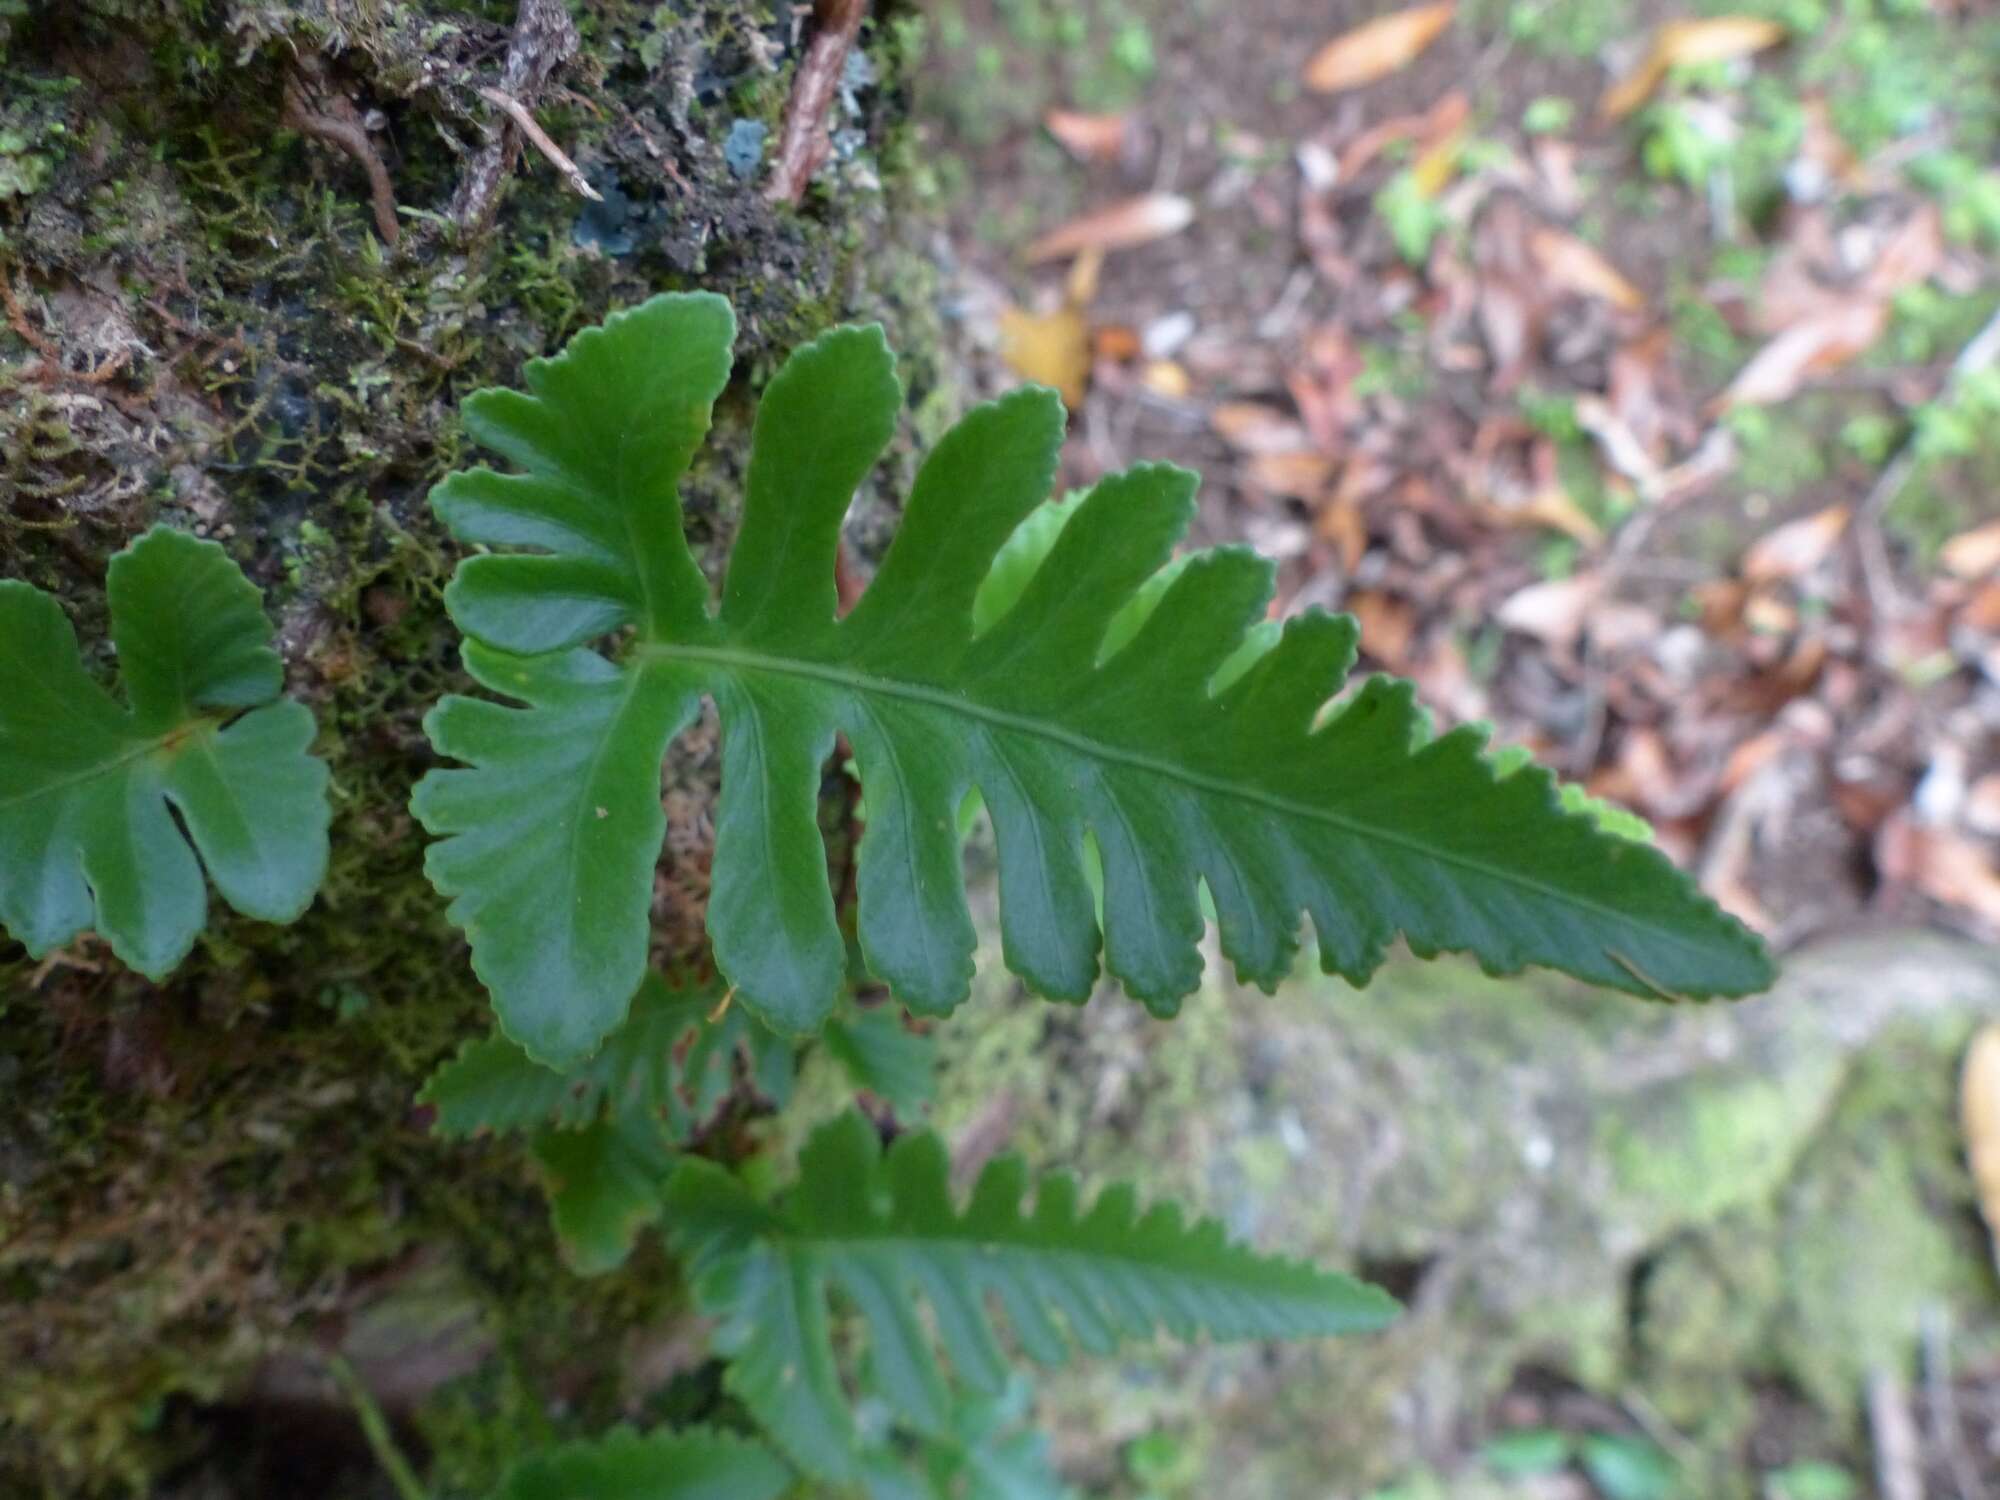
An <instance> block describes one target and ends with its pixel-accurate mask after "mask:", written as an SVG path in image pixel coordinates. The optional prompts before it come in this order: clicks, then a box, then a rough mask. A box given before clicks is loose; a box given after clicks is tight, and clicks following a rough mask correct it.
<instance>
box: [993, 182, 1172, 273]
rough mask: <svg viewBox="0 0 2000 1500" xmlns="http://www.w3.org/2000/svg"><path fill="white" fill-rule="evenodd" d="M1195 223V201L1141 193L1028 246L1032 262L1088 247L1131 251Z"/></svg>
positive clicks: (1168, 195)
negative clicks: (1137, 246) (1135, 246)
mask: <svg viewBox="0 0 2000 1500" xmlns="http://www.w3.org/2000/svg"><path fill="white" fill-rule="evenodd" d="M1193 222H1194V204H1193V202H1192V201H1190V200H1189V199H1186V198H1183V197H1181V195H1180V194H1178V193H1141V194H1139V196H1138V197H1136V198H1126V199H1124V200H1123V201H1122V202H1118V203H1114V204H1112V205H1111V206H1110V207H1109V208H1101V209H1099V210H1098V211H1097V212H1096V213H1090V214H1084V215H1083V216H1082V217H1081V218H1076V219H1071V220H1070V221H1069V222H1068V223H1066V224H1061V225H1058V226H1057V227H1056V228H1054V229H1051V230H1050V231H1049V232H1048V233H1047V234H1045V235H1043V236H1042V237H1041V238H1040V239H1038V240H1036V241H1035V242H1034V243H1033V244H1032V245H1030V246H1028V249H1027V260H1028V262H1029V264H1031V265H1032V264H1035V263H1036V262H1038V261H1045V260H1060V259H1062V258H1063V257H1064V256H1066V255H1076V254H1079V253H1080V252H1082V251H1085V250H1129V249H1131V248H1132V247H1133V246H1134V245H1144V244H1147V243H1149V242H1151V241H1153V240H1157V239H1163V238H1165V237H1166V236H1167V235H1170V234H1178V233H1179V232H1180V231H1181V230H1183V229H1185V228H1187V227H1188V225H1190V224H1192V223H1193Z"/></svg>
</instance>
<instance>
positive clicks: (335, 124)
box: [284, 76, 403, 250]
mask: <svg viewBox="0 0 2000 1500" xmlns="http://www.w3.org/2000/svg"><path fill="white" fill-rule="evenodd" d="M330 104H331V107H332V110H333V113H331V114H328V113H326V112H325V111H323V110H320V109H318V108H316V107H315V106H314V104H313V103H311V102H309V101H308V100H307V98H306V91H305V88H304V86H303V85H302V84H301V83H300V82H299V80H298V78H297V77H296V76H294V77H292V78H288V79H286V80H285V114H284V120H285V123H286V124H287V125H290V126H292V127H293V128H294V129H297V130H302V131H304V132H305V133H306V134H307V135H310V136H317V137H318V138H319V139H320V140H323V141H325V142H326V143H327V144H329V145H332V146H338V147H339V148H340V149H341V150H342V151H345V152H346V153H347V154H348V155H349V156H351V157H353V158H354V159H355V160H356V161H357V162H359V163H360V164H361V170H362V171H364V172H366V173H367V174H368V193H369V196H370V197H371V198H372V199H373V200H374V206H375V231H376V233H378V234H380V235H381V236H382V240H383V243H385V244H386V245H388V246H389V248H390V249H392V250H393V249H394V248H395V247H396V243H397V241H398V240H400V239H401V238H402V237H403V227H402V225H401V224H400V223H399V222H398V221H397V218H396V186H395V184H394V183H393V182H391V181H390V180H389V169H388V168H387V167H385V166H383V165H382V158H381V156H380V155H379V154H377V152H376V150H375V143H374V142H373V141H371V140H369V139H368V131H367V129H366V127H364V126H363V125H362V123H361V117H360V115H359V114H358V113H357V112H356V111H355V108H354V106H353V105H352V104H350V103H349V102H348V101H347V100H346V99H343V98H341V97H339V96H338V95H335V96H334V97H333V98H332V99H331V100H330Z"/></svg>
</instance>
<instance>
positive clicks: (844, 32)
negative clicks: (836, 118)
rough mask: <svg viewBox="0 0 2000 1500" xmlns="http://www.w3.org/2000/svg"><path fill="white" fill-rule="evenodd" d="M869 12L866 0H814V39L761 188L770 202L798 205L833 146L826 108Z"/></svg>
mask: <svg viewBox="0 0 2000 1500" xmlns="http://www.w3.org/2000/svg"><path fill="white" fill-rule="evenodd" d="M867 13H868V0H817V3H816V4H815V5H814V7H813V23H814V27H815V29H814V32H813V39H812V41H811V43H810V44H809V45H808V46H807V47H806V55H805V56H804V57H803V58H801V59H800V61H799V70H798V72H797V73H796V74H795V75H793V78H792V92H791V97H790V98H788V99H786V101H785V121H784V126H783V129H782V132H781V134H780V135H779V138H778V160H777V164H776V165H775V166H774V167H773V168H772V169H771V184H770V186H769V187H767V188H766V189H765V190H764V196H765V197H766V198H768V199H770V200H771V202H773V203H790V204H794V205H796V204H797V203H798V201H799V200H800V199H801V198H803V197H804V196H805V192H806V184H807V183H809V182H811V181H812V175H813V173H815V172H817V171H818V170H819V169H820V165H821V164H822V163H823V162H824V161H825V160H826V158H827V153H828V152H829V151H830V150H831V149H832V144H833V143H832V141H831V140H830V139H829V137H828V133H827V123H826V117H827V112H828V111H829V110H831V109H832V108H833V101H834V98H835V96H836V95H837V94H838V93H839V92H840V79H841V75H842V74H843V73H845V72H846V71H847V54H848V52H849V51H850V50H851V49H852V48H853V46H854V39H855V37H857V36H858V35H860V33H861V20H862V17H863V16H865V15H867Z"/></svg>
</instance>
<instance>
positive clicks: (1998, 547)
mask: <svg viewBox="0 0 2000 1500" xmlns="http://www.w3.org/2000/svg"><path fill="white" fill-rule="evenodd" d="M1938 561H1939V562H1941V563H1943V564H1944V567H1945V571H1946V572H1948V573H1951V574H1952V575H1953V576H1955V577H1958V578H1983V577H1985V576H1986V575H1987V574H1988V573H1991V572H1992V571H1993V570H1994V569H1995V568H2000V521H1988V522H1987V523H1986V524H1985V525H1984V526H1975V527H1973V528H1972V530H1970V531H1961V532H1960V533H1959V534H1958V535H1957V536H1955V537H1953V538H1952V539H1951V540H1950V541H1948V542H1946V543H1945V544H1944V546H1942V547H1941V548H1939V549H1938Z"/></svg>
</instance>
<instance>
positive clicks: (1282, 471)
mask: <svg viewBox="0 0 2000 1500" xmlns="http://www.w3.org/2000/svg"><path fill="white" fill-rule="evenodd" d="M1248 472H1249V475H1250V482H1251V483H1252V484H1254V485H1256V486H1257V488H1258V489H1260V490H1268V491H1269V492H1270V493H1271V494H1273V495H1285V496H1289V497H1290V498H1291V499H1294V500H1314V499H1317V498H1318V497H1319V496H1320V495H1321V494H1323V493H1324V492H1325V490H1326V482H1327V480H1328V479H1329V478H1331V477H1332V475H1333V460H1332V459H1330V458H1328V457H1326V456H1325V455H1324V454H1320V453H1259V454H1256V455H1254V456H1252V458H1251V459H1250V463H1249V469H1248Z"/></svg>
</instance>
